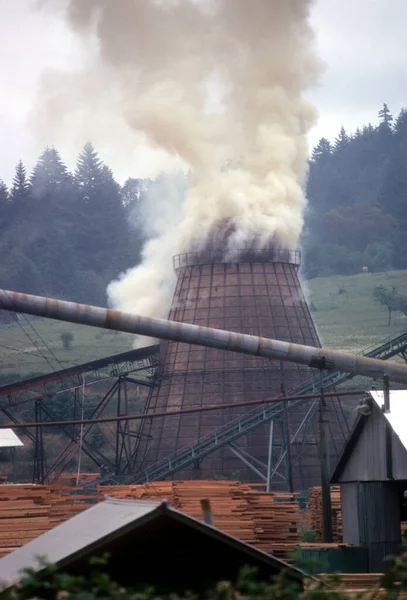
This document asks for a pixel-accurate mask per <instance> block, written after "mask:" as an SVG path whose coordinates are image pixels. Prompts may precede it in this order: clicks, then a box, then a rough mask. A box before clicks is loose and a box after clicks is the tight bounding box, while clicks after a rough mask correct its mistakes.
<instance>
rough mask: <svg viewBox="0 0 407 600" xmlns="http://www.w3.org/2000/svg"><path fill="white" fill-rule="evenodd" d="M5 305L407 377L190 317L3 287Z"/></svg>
mask: <svg viewBox="0 0 407 600" xmlns="http://www.w3.org/2000/svg"><path fill="white" fill-rule="evenodd" d="M0 309H4V310H11V311H14V312H18V313H26V314H29V315H36V316H38V317H48V318H49V319H57V320H59V321H67V322H69V323H79V324H81V325H89V326H91V327H101V328H104V329H112V330H115V331H123V332H126V333H134V334H139V335H145V336H148V337H153V338H159V339H163V340H173V341H177V342H184V343H187V344H194V345H197V346H206V347H208V348H219V349H220V350H230V351H232V352H240V353H243V354H252V355H254V356H263V357H265V358H270V359H276V360H283V361H288V362H294V363H300V364H303V365H308V366H310V367H314V368H318V369H328V370H331V371H342V372H344V373H352V374H354V375H364V376H366V377H372V378H374V379H378V378H380V379H382V378H383V377H384V376H385V375H387V376H388V377H389V379H390V380H391V381H397V382H400V383H407V366H406V365H402V364H398V363H395V362H391V361H382V360H377V359H374V358H367V357H365V356H357V355H355V354H348V353H345V352H337V351H335V350H328V349H327V348H313V347H312V346H302V345H300V344H290V343H288V342H281V341H278V340H272V339H269V338H263V337H257V336H254V335H246V334H243V333H233V332H230V331H224V330H222V329H211V328H209V327H199V326H197V325H190V324H188V323H177V322H175V321H167V320H165V319H153V318H150V317H141V316H139V315H132V314H130V313H123V312H120V311H118V310H109V309H106V308H100V307H97V306H89V305H87V304H76V303H74V302H65V301H63V300H56V299H54V298H44V297H42V296H31V295H29V294H20V293H18V292H10V291H7V290H0Z"/></svg>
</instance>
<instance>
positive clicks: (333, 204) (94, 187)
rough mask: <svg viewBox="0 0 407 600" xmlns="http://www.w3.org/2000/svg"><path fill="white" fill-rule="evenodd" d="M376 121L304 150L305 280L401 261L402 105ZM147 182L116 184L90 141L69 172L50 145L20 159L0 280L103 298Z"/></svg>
mask: <svg viewBox="0 0 407 600" xmlns="http://www.w3.org/2000/svg"><path fill="white" fill-rule="evenodd" d="M379 120H380V122H379V125H378V126H377V127H373V126H372V125H371V124H369V125H367V126H364V127H362V128H361V129H357V130H356V132H355V133H354V134H353V135H349V134H348V133H347V132H346V130H345V129H344V127H342V128H341V130H340V132H339V135H338V137H337V138H336V140H335V142H334V143H333V144H332V143H331V142H329V141H328V140H327V139H326V138H322V139H321V140H320V141H319V143H318V144H317V146H316V147H315V148H314V150H313V152H312V156H311V158H310V161H309V176H308V181H307V190H306V191H307V195H308V199H309V208H308V210H307V213H306V222H305V228H304V233H303V237H302V242H301V243H302V246H303V250H304V253H303V255H304V260H303V263H304V274H305V276H306V277H308V278H312V277H316V276H325V275H331V274H344V275H350V274H354V273H358V272H360V271H361V270H362V269H363V267H367V268H368V269H369V270H371V271H382V270H386V269H392V268H394V269H406V268H407V236H406V234H405V231H406V230H407V109H402V110H401V111H400V114H399V115H398V116H397V118H395V119H393V116H392V115H391V113H390V110H389V108H388V107H387V105H386V104H384V106H383V108H382V109H381V110H380V111H379ZM153 183H154V182H150V181H146V180H142V179H137V178H129V179H127V181H126V182H125V183H124V185H122V186H120V185H119V184H118V183H117V181H116V180H115V178H114V175H113V173H112V171H111V169H110V168H109V167H108V166H107V165H106V164H104V163H103V162H102V160H101V159H100V157H99V155H98V153H97V152H96V150H95V149H94V148H93V146H92V144H91V143H87V144H86V145H85V147H84V148H83V150H82V152H81V153H80V154H79V156H78V160H77V164H76V168H75V170H74V171H73V172H70V171H69V170H68V168H67V167H66V165H65V164H64V163H63V161H62V159H61V157H60V154H59V152H58V150H57V149H56V148H46V149H45V150H44V152H43V153H42V155H41V156H40V158H39V159H38V162H37V164H36V165H35V167H34V169H33V171H32V173H31V174H28V173H27V170H26V168H25V166H24V164H23V163H22V162H21V161H20V162H19V163H18V165H17V167H16V171H15V176H14V180H13V182H12V185H11V186H10V189H8V188H7V186H6V185H5V184H4V182H3V181H1V180H0V253H1V258H2V260H1V263H0V286H1V287H3V288H6V289H12V290H19V291H22V292H30V293H34V294H44V295H50V296H55V297H61V298H67V299H70V300H73V301H78V302H89V303H95V304H100V305H105V304H106V286H107V284H108V283H109V282H110V281H111V280H112V279H114V278H115V277H117V275H118V274H119V273H120V272H121V271H123V270H125V269H127V268H129V267H131V266H134V265H135V264H137V263H138V262H139V260H140V252H141V247H142V245H143V243H144V241H145V238H144V233H143V230H142V228H141V227H140V226H139V227H138V228H137V216H138V217H139V222H140V212H141V207H142V205H143V201H144V200H145V198H146V191H147V190H148V188H149V186H151V185H153ZM149 214H150V218H153V217H151V214H153V213H152V211H151V210H150V211H149ZM130 216H132V218H130ZM130 223H132V225H130ZM134 223H136V225H134ZM150 229H151V228H150Z"/></svg>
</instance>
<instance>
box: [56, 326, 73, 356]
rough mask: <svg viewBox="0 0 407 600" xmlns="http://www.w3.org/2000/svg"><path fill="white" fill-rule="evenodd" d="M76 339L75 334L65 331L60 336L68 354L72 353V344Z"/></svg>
mask: <svg viewBox="0 0 407 600" xmlns="http://www.w3.org/2000/svg"><path fill="white" fill-rule="evenodd" d="M74 337H75V336H74V334H73V333H71V332H70V331H64V332H63V333H61V335H60V336H59V338H60V340H61V342H62V347H63V349H64V350H65V351H66V352H70V351H71V350H72V342H73V340H74Z"/></svg>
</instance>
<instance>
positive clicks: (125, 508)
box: [0, 498, 304, 585]
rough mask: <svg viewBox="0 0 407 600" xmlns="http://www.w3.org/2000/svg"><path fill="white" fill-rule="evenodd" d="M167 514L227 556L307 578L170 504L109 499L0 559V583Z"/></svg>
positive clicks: (64, 562)
mask: <svg viewBox="0 0 407 600" xmlns="http://www.w3.org/2000/svg"><path fill="white" fill-rule="evenodd" d="M162 515H166V516H167V517H170V518H171V519H173V520H175V521H178V522H180V523H182V524H184V525H187V526H189V527H191V528H192V529H194V530H195V531H197V532H199V533H201V534H204V535H206V536H210V537H212V538H216V539H217V540H218V541H219V542H223V543H224V545H225V552H226V551H227V549H228V548H227V547H229V548H233V549H234V550H238V551H240V552H242V553H243V554H245V555H246V557H245V561H247V562H251V563H253V562H254V563H256V564H261V565H264V566H265V567H269V568H270V570H273V571H274V572H276V571H280V570H282V569H289V571H290V575H291V576H292V577H294V578H296V579H302V577H303V575H304V574H303V573H302V572H301V571H300V570H298V569H296V568H294V567H292V566H290V565H288V564H287V563H285V562H284V561H282V560H279V559H277V558H275V557H273V556H270V555H268V554H265V553H264V552H261V551H260V550H257V549H256V548H254V547H252V546H249V545H248V544H245V543H243V542H241V541H239V540H237V539H236V538H233V537H231V536H229V535H227V534H225V533H223V532H221V531H219V530H218V529H216V528H214V527H212V526H210V525H207V524H205V523H202V522H200V521H198V520H196V519H194V518H192V517H189V516H187V515H185V514H183V513H181V512H179V511H177V510H176V509H174V508H172V507H170V506H169V505H168V504H167V502H166V501H162V502H153V501H145V500H122V499H120V500H118V499H113V498H107V499H105V500H104V501H103V502H100V503H98V504H96V505H94V506H92V507H91V508H89V509H88V510H85V511H83V512H81V513H79V514H78V515H76V516H74V517H73V518H71V519H69V520H68V521H65V522H64V523H62V524H61V525H58V526H57V527H55V528H54V529H52V530H50V531H48V532H47V533H44V534H43V535H41V536H40V537H38V538H36V539H35V540H33V541H31V542H29V543H28V544H26V545H25V546H22V547H21V548H19V549H17V550H15V551H14V552H12V553H11V554H8V555H7V556H5V557H3V558H2V559H0V581H8V582H10V581H11V582H14V581H16V580H18V578H19V576H20V574H21V570H22V569H25V568H27V567H31V568H34V569H37V570H40V568H39V566H38V561H37V558H36V557H38V556H46V557H49V559H50V560H52V562H53V563H54V564H56V565H57V566H58V567H60V568H65V567H66V566H68V565H69V564H70V563H73V562H74V561H75V560H76V559H79V558H83V557H86V556H88V555H91V554H92V553H95V552H98V551H101V550H103V548H104V547H105V546H106V544H108V543H109V542H113V541H117V540H119V539H120V537H121V536H123V535H125V534H129V533H131V532H132V531H134V532H135V531H136V530H137V529H139V528H140V527H141V526H143V525H145V524H146V523H147V522H149V521H153V520H154V519H157V518H159V517H160V516H162ZM11 584H12V583H10V585H11Z"/></svg>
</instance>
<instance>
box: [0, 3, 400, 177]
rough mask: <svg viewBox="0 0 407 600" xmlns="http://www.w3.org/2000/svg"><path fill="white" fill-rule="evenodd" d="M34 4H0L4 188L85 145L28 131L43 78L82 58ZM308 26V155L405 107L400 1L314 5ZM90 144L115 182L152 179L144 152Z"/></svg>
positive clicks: (114, 143) (59, 25)
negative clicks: (312, 46)
mask: <svg viewBox="0 0 407 600" xmlns="http://www.w3.org/2000/svg"><path fill="white" fill-rule="evenodd" d="M84 1H86V0H84ZM115 1H117V2H118V1H120V0H115ZM281 1H284V0H281ZM39 3H41V0H0V178H2V179H3V180H4V181H5V182H6V183H7V184H8V185H9V184H10V183H11V180H12V178H13V173H14V169H15V165H16V163H17V161H18V160H20V159H21V160H23V162H24V163H25V165H26V166H27V168H28V170H31V169H32V167H33V165H34V163H35V161H36V159H37V158H38V156H39V154H40V153H41V151H42V149H43V148H44V146H45V145H52V144H55V145H56V146H57V148H58V149H59V150H60V152H61V154H62V158H63V159H64V160H65V162H66V163H67V164H68V166H69V167H70V168H72V167H73V166H74V162H75V157H76V155H77V153H78V152H79V151H80V150H81V146H82V145H83V144H82V142H84V141H86V140H80V135H78V132H76V135H75V136H74V135H69V133H70V132H67V135H66V136H64V139H62V138H61V139H47V132H46V131H44V132H43V135H41V136H39V135H38V132H37V133H34V130H33V128H32V127H31V125H30V118H29V115H30V111H31V110H32V107H33V106H34V105H35V103H36V102H37V101H38V94H37V85H38V82H39V79H40V77H41V75H42V74H43V73H44V71H46V70H47V69H49V68H56V69H61V68H62V69H65V68H67V69H69V68H72V67H75V66H77V65H79V64H80V61H81V56H82V49H81V47H80V45H79V43H78V41H77V40H76V39H75V38H74V37H73V35H72V34H71V33H70V32H69V31H68V30H67V29H66V28H65V26H64V24H63V22H62V20H61V19H60V18H59V16H58V14H57V13H56V12H55V13H53V12H52V11H49V10H48V11H44V10H39V9H38V6H37V5H38V4H39ZM312 25H313V27H314V30H315V33H316V37H317V44H318V50H319V54H320V56H321V58H322V59H323V60H324V62H325V72H324V74H323V76H322V77H321V81H320V84H319V86H318V88H316V89H315V90H313V91H312V92H311V93H309V94H308V99H309V100H311V101H312V102H313V103H314V104H315V105H316V107H317V109H318V112H319V120H318V124H317V125H316V126H315V127H314V129H313V130H312V131H311V132H310V134H309V145H310V148H312V147H313V145H315V144H316V142H317V141H318V140H319V139H320V138H321V137H327V138H328V139H330V140H332V141H333V140H334V139H335V137H336V135H337V133H338V131H339V129H340V127H341V126H342V125H343V126H344V127H345V128H346V130H347V131H349V132H353V131H354V130H355V129H356V128H357V127H358V126H361V125H363V124H368V123H369V122H372V123H373V124H375V123H377V113H378V111H379V109H380V108H381V106H382V105H383V102H386V103H387V104H388V106H389V108H390V110H391V111H392V113H393V114H395V115H397V113H398V112H399V110H400V108H401V107H403V106H407V69H406V68H405V56H406V55H407V36H406V34H405V32H406V30H407V0H319V1H317V2H316V4H315V7H314V9H313V14H312ZM79 134H80V132H79ZM92 141H93V142H94V144H95V146H96V149H97V150H98V151H99V153H100V155H101V158H102V159H103V160H105V161H106V162H107V163H108V164H109V166H110V167H111V168H112V169H113V171H114V173H115V175H116V177H117V178H118V180H119V181H120V182H122V181H123V180H124V179H125V178H127V177H129V176H131V177H143V176H151V175H154V173H153V172H152V171H151V165H152V163H153V162H154V161H153V155H152V153H151V152H149V151H147V150H146V149H145V148H142V147H140V146H139V147H138V148H136V149H135V151H134V153H133V154H131V153H128V152H126V153H123V154H125V155H126V156H123V154H122V155H121V154H120V143H119V136H117V135H115V136H113V135H112V136H111V142H109V134H108V132H103V135H101V138H100V140H98V139H93V140H92ZM98 142H99V143H98Z"/></svg>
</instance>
